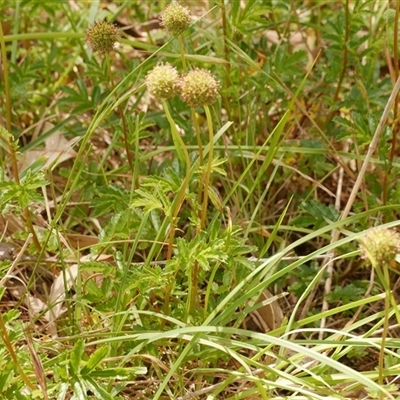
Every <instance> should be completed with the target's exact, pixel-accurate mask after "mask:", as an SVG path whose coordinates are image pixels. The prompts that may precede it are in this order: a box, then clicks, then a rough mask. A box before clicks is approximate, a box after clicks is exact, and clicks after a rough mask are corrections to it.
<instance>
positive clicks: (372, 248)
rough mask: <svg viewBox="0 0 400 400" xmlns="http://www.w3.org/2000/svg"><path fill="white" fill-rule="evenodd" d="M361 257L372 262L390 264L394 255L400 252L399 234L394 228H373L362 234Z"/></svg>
mask: <svg viewBox="0 0 400 400" xmlns="http://www.w3.org/2000/svg"><path fill="white" fill-rule="evenodd" d="M360 248H361V253H362V255H361V256H362V258H364V259H369V260H370V261H371V262H372V264H374V262H376V263H377V264H379V265H388V264H392V262H393V261H394V260H395V258H396V255H397V254H400V234H399V233H398V232H397V231H395V230H394V229H388V228H382V227H378V228H373V229H370V230H369V231H368V232H367V234H366V235H365V236H364V238H363V241H362V243H361V246H360Z"/></svg>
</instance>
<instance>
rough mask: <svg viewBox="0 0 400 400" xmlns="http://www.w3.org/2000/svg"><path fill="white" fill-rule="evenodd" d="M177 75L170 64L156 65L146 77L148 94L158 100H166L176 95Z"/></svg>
mask: <svg viewBox="0 0 400 400" xmlns="http://www.w3.org/2000/svg"><path fill="white" fill-rule="evenodd" d="M178 82H179V73H178V71H177V70H176V68H175V67H173V66H172V65H171V64H168V63H165V64H158V65H157V66H155V67H154V68H153V69H152V70H151V71H150V72H149V73H148V74H147V76H146V85H147V88H148V89H149V91H150V93H151V94H152V95H153V96H154V97H156V98H157V99H159V100H167V99H169V98H171V97H174V96H175V95H176V94H177V93H178Z"/></svg>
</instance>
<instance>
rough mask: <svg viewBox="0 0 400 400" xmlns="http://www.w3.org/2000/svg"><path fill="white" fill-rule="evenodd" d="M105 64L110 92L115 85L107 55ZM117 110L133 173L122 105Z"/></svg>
mask: <svg viewBox="0 0 400 400" xmlns="http://www.w3.org/2000/svg"><path fill="white" fill-rule="evenodd" d="M106 63H107V71H108V76H109V78H110V82H111V90H113V89H114V88H115V84H114V77H113V74H112V71H111V63H110V57H109V55H108V54H106ZM116 98H117V97H116ZM117 110H118V114H119V117H120V118H121V121H122V131H123V133H124V144H125V151H126V158H127V159H128V163H129V167H130V169H131V171H132V173H133V160H132V153H131V151H130V148H129V140H128V126H127V123H126V118H125V115H124V110H123V109H122V105H121V104H119V105H118V108H117Z"/></svg>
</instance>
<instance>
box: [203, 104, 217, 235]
mask: <svg viewBox="0 0 400 400" xmlns="http://www.w3.org/2000/svg"><path fill="white" fill-rule="evenodd" d="M204 110H205V112H206V116H207V125H208V137H209V142H210V150H209V152H208V163H207V169H206V175H205V177H204V197H203V209H202V214H201V222H200V226H201V229H203V228H204V225H205V222H206V216H207V206H208V189H209V187H210V177H211V168H212V162H213V157H214V130H213V124H212V117H211V112H210V109H209V107H208V106H204Z"/></svg>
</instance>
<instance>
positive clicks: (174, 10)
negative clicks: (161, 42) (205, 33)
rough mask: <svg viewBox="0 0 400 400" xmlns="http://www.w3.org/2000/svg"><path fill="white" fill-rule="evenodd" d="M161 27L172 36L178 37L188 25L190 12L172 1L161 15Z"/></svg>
mask: <svg viewBox="0 0 400 400" xmlns="http://www.w3.org/2000/svg"><path fill="white" fill-rule="evenodd" d="M160 19H161V25H162V26H163V27H164V28H165V30H166V31H167V32H168V33H169V34H170V35H172V36H178V35H180V34H181V33H182V32H183V31H184V30H185V29H186V28H187V27H188V26H189V25H190V11H189V9H188V8H187V7H183V6H182V5H181V4H179V3H178V2H177V1H173V2H172V3H171V4H170V5H169V6H167V7H166V8H165V9H164V11H163V12H162V14H161V17H160Z"/></svg>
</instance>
